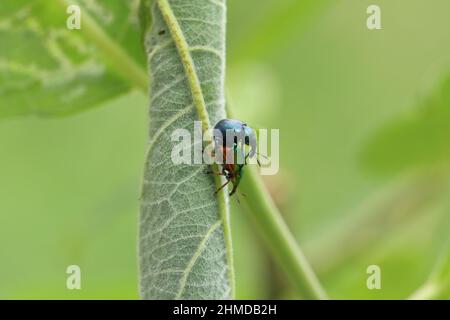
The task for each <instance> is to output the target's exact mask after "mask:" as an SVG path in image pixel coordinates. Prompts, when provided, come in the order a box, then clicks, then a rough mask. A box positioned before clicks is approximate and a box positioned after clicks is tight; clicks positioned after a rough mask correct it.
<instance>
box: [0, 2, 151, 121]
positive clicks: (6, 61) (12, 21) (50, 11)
mask: <svg viewBox="0 0 450 320" xmlns="http://www.w3.org/2000/svg"><path fill="white" fill-rule="evenodd" d="M70 4H77V5H79V7H80V9H81V16H80V21H81V29H79V30H78V29H73V30H69V29H68V28H67V23H66V21H67V19H68V18H69V16H70V13H67V8H68V6H69V5H70ZM137 8H138V2H137V1H136V0H135V1H98V0H78V1H66V0H55V1H48V0H33V1H28V0H3V1H2V4H1V5H0V48H1V50H0V96H1V99H0V118H2V117H8V116H18V115H40V116H60V115H67V114H72V113H75V112H80V111H83V110H86V109H90V108H92V107H95V106H97V105H99V104H100V103H101V102H104V101H105V100H109V99H112V98H114V97H117V96H118V95H121V94H124V93H126V92H127V91H129V90H130V89H132V88H133V87H141V88H143V89H145V88H146V87H147V79H146V75H145V71H144V70H145V57H144V50H143V49H142V47H141V46H140V41H139V23H138V21H137V20H138V19H137V14H136V13H137Z"/></svg>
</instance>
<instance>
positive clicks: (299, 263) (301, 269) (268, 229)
mask: <svg viewBox="0 0 450 320" xmlns="http://www.w3.org/2000/svg"><path fill="white" fill-rule="evenodd" d="M247 171H249V172H248V174H247V175H246V176H245V177H244V178H243V179H242V182H241V187H242V190H243V192H244V193H246V194H247V195H248V197H246V200H245V203H246V205H247V207H248V208H249V210H248V212H249V214H250V215H251V216H252V217H253V218H254V220H255V221H256V223H257V225H258V226H259V228H260V231H261V233H262V235H263V237H264V239H265V240H266V242H267V245H268V246H269V248H270V249H271V251H272V254H273V255H274V256H275V258H276V259H277V261H278V263H279V265H280V266H281V268H282V269H284V270H285V272H286V273H287V274H288V276H289V277H290V278H291V280H292V282H293V284H294V286H295V287H297V288H298V290H299V292H300V294H301V295H302V297H304V298H305V299H320V300H322V299H327V295H326V294H325V290H324V289H323V288H322V286H321V284H320V282H319V280H318V279H317V277H316V275H315V273H314V271H313V270H312V268H311V266H310V264H309V262H308V260H307V259H306V257H305V256H304V254H303V252H302V250H301V249H300V247H299V245H298V244H297V242H296V240H295V238H294V236H293V235H292V233H291V232H290V230H289V228H288V226H287V225H286V223H285V222H284V220H283V218H282V217H281V214H280V212H279V211H278V209H277V207H276V206H275V204H274V203H273V201H272V198H271V197H270V195H269V193H268V191H267V190H266V188H265V187H264V184H263V182H262V181H261V178H260V176H259V175H258V173H257V172H256V171H255V169H254V168H248V169H247ZM246 173H247V172H246Z"/></svg>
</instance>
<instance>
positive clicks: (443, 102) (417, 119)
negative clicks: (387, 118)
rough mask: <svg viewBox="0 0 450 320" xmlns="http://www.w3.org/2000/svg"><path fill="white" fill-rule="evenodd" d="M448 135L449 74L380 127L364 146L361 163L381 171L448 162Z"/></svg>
mask: <svg viewBox="0 0 450 320" xmlns="http://www.w3.org/2000/svg"><path fill="white" fill-rule="evenodd" d="M449 138H450V78H448V79H447V80H446V81H444V83H443V85H442V86H441V87H440V88H439V89H438V90H436V91H435V92H434V93H433V94H432V95H430V97H428V98H427V99H426V100H425V101H423V102H422V103H421V104H420V105H419V106H418V108H416V109H415V110H414V111H413V112H411V113H409V114H407V115H406V116H403V117H400V118H399V119H396V120H395V121H394V122H392V123H390V124H388V125H387V126H385V127H384V128H382V129H381V130H380V132H378V133H377V134H376V135H375V137H374V138H373V139H372V140H371V141H370V142H369V144H368V146H367V147H366V149H365V150H364V153H363V159H364V163H365V165H366V166H367V167H369V168H370V169H373V170H376V171H377V172H381V173H391V172H396V171H398V170H403V169H406V168H411V167H422V166H429V165H448V163H449V160H450V143H449Z"/></svg>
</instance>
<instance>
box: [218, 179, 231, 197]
mask: <svg viewBox="0 0 450 320" xmlns="http://www.w3.org/2000/svg"><path fill="white" fill-rule="evenodd" d="M230 181H231V180H228V181H227V182H225V183H224V184H223V185H222V186H221V187H220V188H219V189H217V190H216V191H215V192H214V194H217V193H218V192H219V191H220V190H222V189H223V188H225V187H226V185H227V184H229V183H230Z"/></svg>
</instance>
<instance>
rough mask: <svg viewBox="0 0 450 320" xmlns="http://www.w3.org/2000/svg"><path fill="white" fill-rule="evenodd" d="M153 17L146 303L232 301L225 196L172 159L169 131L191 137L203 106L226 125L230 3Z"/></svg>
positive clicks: (173, 4) (179, 0) (175, 1)
mask: <svg viewBox="0 0 450 320" xmlns="http://www.w3.org/2000/svg"><path fill="white" fill-rule="evenodd" d="M144 8H145V6H144ZM152 12H153V19H152V21H153V25H152V28H151V32H150V33H148V34H147V35H146V44H147V47H148V60H149V63H150V70H151V83H152V88H151V92H152V93H151V107H150V115H151V116H150V136H151V138H150V139H151V140H150V145H149V151H148V154H147V160H146V164H145V172H144V182H143V190H142V199H141V217H140V230H139V231H140V236H139V238H140V239H139V241H140V246H139V255H140V283H141V286H140V288H141V297H142V298H144V299H227V298H231V297H232V296H233V293H232V280H231V278H232V276H231V272H232V271H231V270H232V267H230V265H231V263H230V259H229V253H230V251H229V250H227V246H226V241H225V237H226V234H227V233H226V231H225V230H229V229H225V228H227V226H225V225H224V217H225V216H228V213H227V210H228V207H227V203H226V197H227V196H225V195H224V194H223V193H219V194H218V195H217V196H216V195H214V191H215V189H216V186H215V183H214V179H213V178H212V177H211V176H209V175H207V174H206V173H205V172H206V171H207V166H205V165H188V164H174V163H173V162H172V160H171V151H172V149H173V147H174V144H175V142H173V141H172V140H171V134H172V132H173V131H174V130H175V129H187V130H188V131H189V132H191V136H192V137H193V134H192V133H193V130H194V121H198V120H199V119H200V116H199V114H198V109H202V110H204V109H203V107H202V106H203V104H205V105H206V109H207V117H209V121H210V122H211V123H216V122H217V121H218V120H220V119H222V118H225V101H224V92H223V91H224V88H223V86H224V83H223V82H224V81H223V79H224V72H225V70H224V59H225V37H224V35H225V1H222V0H192V1H189V2H186V0H170V1H169V0H155V1H154V3H153V7H152ZM194 89H196V90H194ZM199 103H200V104H201V106H200V107H199V106H198V104H199ZM202 120H203V119H202ZM177 144H178V142H177ZM193 146H194V144H193V143H192V147H193ZM228 248H229V247H228Z"/></svg>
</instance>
